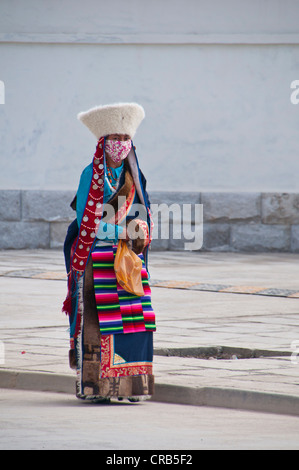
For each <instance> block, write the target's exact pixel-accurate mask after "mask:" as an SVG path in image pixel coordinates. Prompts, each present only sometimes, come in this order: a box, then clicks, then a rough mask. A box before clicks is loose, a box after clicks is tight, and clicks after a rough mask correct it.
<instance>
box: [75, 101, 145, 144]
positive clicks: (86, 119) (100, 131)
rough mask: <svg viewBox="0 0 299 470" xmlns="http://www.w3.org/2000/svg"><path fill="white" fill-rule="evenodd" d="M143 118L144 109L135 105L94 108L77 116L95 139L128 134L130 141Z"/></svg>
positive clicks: (111, 105) (117, 104)
mask: <svg viewBox="0 0 299 470" xmlns="http://www.w3.org/2000/svg"><path fill="white" fill-rule="evenodd" d="M144 117H145V113H144V109H143V107H142V106H140V105H139V104H137V103H116V104H110V105H104V106H96V107H94V108H91V109H89V110H88V111H84V112H82V113H79V114H78V119H79V120H80V121H81V122H83V124H85V126H86V127H88V129H89V130H90V131H91V132H92V133H93V134H94V135H95V136H96V138H97V139H100V138H101V137H104V136H106V135H109V134H128V135H129V136H130V137H131V139H132V138H133V137H134V135H135V133H136V130H137V128H138V126H139V124H140V123H141V121H142V120H143V119H144Z"/></svg>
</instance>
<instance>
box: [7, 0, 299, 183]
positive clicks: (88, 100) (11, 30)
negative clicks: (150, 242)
mask: <svg viewBox="0 0 299 470" xmlns="http://www.w3.org/2000/svg"><path fill="white" fill-rule="evenodd" d="M298 15H299V2H296V1H295V0H292V1H291V0H288V1H284V2H282V1H278V0H272V1H270V0H268V1H266V0H264V1H262V0H260V1H249V0H248V1H240V0H239V1H237V0H235V1H233V0H231V1H226V2H225V1H222V0H217V1H214V2H213V1H198V0H185V1H179V0H164V1H160V0H159V1H158V0H153V1H151V2H148V1H144V0H133V1H130V0H127V1H126V2H123V1H121V0H112V1H111V0H110V1H109V2H107V1H96V0H87V1H85V2H82V1H79V0H75V1H74V0H73V1H71V0H60V1H56V0H51V1H50V0H44V1H41V0H27V1H26V2H24V1H21V0H1V2H0V80H1V81H3V83H4V84H5V104H0V139H1V144H0V162H1V172H0V188H1V189H74V188H76V186H77V184H78V180H79V176H80V173H81V171H82V169H83V168H84V166H85V165H87V164H88V163H89V162H90V161H91V158H92V155H93V153H94V149H95V141H94V138H93V136H92V134H90V133H89V132H88V130H87V129H86V128H85V127H84V126H83V125H82V124H81V123H80V122H79V121H77V119H76V115H77V113H78V112H80V111H83V110H86V109H88V108H89V107H92V106H95V105H97V104H107V103H110V102H117V101H137V102H139V103H140V104H142V105H143V106H144V108H145V111H146V119H145V121H144V122H143V123H142V124H141V127H140V129H139V131H138V133H137V135H136V138H135V144H136V146H137V153H138V156H139V160H140V164H141V167H142V169H143V170H144V173H145V174H146V176H147V179H148V183H149V189H151V190H165V189H166V190H190V191H285V192H289V191H294V192H296V191H298V190H299V178H298V174H299V158H298V156H299V139H298V128H299V104H298V105H294V104H292V103H291V100H290V96H291V93H292V91H293V90H292V89H291V88H290V85H291V82H292V81H293V80H296V79H297V80H298V79H299V31H298V28H299V27H298Z"/></svg>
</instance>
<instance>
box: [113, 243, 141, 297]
mask: <svg viewBox="0 0 299 470" xmlns="http://www.w3.org/2000/svg"><path fill="white" fill-rule="evenodd" d="M141 269H142V261H141V259H140V258H139V257H138V256H137V255H136V254H135V253H134V251H132V250H130V248H129V247H128V245H127V243H126V242H125V241H124V240H119V242H118V247H117V251H116V255H115V260H114V271H115V274H116V279H117V281H118V283H119V284H120V286H121V287H122V288H123V289H125V290H126V291H127V292H130V293H131V294H135V295H138V296H139V297H141V296H143V295H144V290H143V285H142V279H141Z"/></svg>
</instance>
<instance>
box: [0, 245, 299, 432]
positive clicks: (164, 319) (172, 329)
mask: <svg viewBox="0 0 299 470" xmlns="http://www.w3.org/2000/svg"><path fill="white" fill-rule="evenodd" d="M150 274H151V283H152V299H153V306H154V309H155V311H156V315H157V333H156V334H155V358H154V371H155V377H156V393H155V395H154V397H153V400H154V401H156V402H170V403H180V404H189V405H207V406H213V407H222V408H234V409H238V410H253V411H259V412H271V413H276V414H285V415H293V416H299V354H298V357H297V350H298V352H299V322H298V320H299V281H298V279H299V276H298V274H299V255H295V254H281V253H268V254H240V253H238V254H237V253H236V254H234V253H215V252H213V253H207V252H198V253H193V254H192V253H189V252H161V253H158V252H152V253H151V256H150ZM0 286H1V291H0V292H1V294H0V295H1V298H0V309H1V313H0V331H1V333H0V334H1V336H0V340H1V350H0V352H2V355H1V354H0V362H1V364H0V388H8V389H9V388H10V389H15V390H19V389H22V390H35V391H39V390H43V391H50V392H66V393H74V381H75V377H74V372H73V371H72V370H70V369H69V367H68V348H69V341H68V338H69V336H68V320H67V318H66V317H65V315H64V314H62V313H61V305H62V302H63V300H64V297H65V294H66V281H65V271H64V261H63V255H62V253H61V251H57V250H24V251H2V252H0ZM298 426H299V421H298ZM298 429H299V428H298Z"/></svg>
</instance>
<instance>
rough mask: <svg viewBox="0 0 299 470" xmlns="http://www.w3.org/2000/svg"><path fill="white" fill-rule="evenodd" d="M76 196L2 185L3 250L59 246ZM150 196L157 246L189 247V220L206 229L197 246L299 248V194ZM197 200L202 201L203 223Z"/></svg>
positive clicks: (0, 220) (191, 225)
mask: <svg viewBox="0 0 299 470" xmlns="http://www.w3.org/2000/svg"><path fill="white" fill-rule="evenodd" d="M74 195H75V191H54V190H53V191H39V190H32V191H30V190H1V191H0V249H24V248H58V249H61V248H62V247H63V243H64V239H65V235H66V231H67V227H68V225H69V224H70V223H71V222H72V221H73V220H74V219H75V216H76V214H75V212H74V211H73V210H72V209H71V208H70V203H71V201H72V199H73V197H74ZM149 196H150V200H151V203H152V213H153V218H154V222H155V231H154V239H153V241H152V246H151V249H152V250H153V251H159V250H160V251H161V250H172V251H181V250H185V249H186V243H190V239H188V237H186V233H187V232H184V230H183V223H185V224H187V226H188V227H189V229H190V230H189V231H190V233H191V234H192V233H193V232H194V231H195V230H197V233H199V231H200V230H201V231H202V244H201V246H200V247H197V248H196V250H197V251H198V250H202V251H235V252H269V251H276V252H292V253H299V194H295V193H259V192H255V193H245V192H244V193H242V192H240V193H237V192H235V193H233V192H231V193H221V192H218V193H211V192H206V193H200V192H174V191H172V192H168V191H152V192H150V193H149ZM195 205H201V209H202V220H201V223H200V224H199V223H198V220H197V218H196V216H195V213H194V207H195ZM186 206H190V207H191V209H190V211H187V210H186V211H185V207H186ZM168 232H169V234H168V235H167V236H166V237H164V238H161V234H165V233H166V234H167V233H168ZM189 238H190V236H189Z"/></svg>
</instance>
